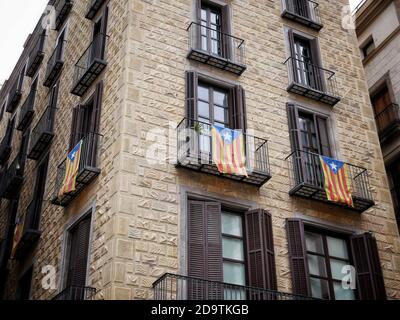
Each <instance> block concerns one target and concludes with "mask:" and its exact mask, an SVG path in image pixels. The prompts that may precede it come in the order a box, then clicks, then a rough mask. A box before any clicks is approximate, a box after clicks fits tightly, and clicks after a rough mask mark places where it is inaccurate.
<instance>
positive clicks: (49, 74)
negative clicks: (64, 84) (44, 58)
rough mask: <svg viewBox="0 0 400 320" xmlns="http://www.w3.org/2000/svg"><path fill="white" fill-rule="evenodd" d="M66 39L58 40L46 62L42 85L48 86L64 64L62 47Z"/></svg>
mask: <svg viewBox="0 0 400 320" xmlns="http://www.w3.org/2000/svg"><path fill="white" fill-rule="evenodd" d="M65 44H66V40H63V41H60V42H59V43H58V44H57V46H56V48H55V49H54V51H53V53H52V55H51V57H50V59H49V61H48V62H47V68H46V76H45V81H44V86H46V87H50V86H51V85H52V84H53V83H54V81H55V80H56V79H57V77H58V75H59V74H60V72H61V69H62V67H63V65H64V48H65Z"/></svg>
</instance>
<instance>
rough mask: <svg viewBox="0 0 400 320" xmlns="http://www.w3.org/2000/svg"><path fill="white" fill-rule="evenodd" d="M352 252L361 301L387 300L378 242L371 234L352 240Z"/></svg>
mask: <svg viewBox="0 0 400 320" xmlns="http://www.w3.org/2000/svg"><path fill="white" fill-rule="evenodd" d="M351 250H352V256H353V260H354V265H355V268H356V271H357V289H358V294H359V298H360V299H361V300H386V291H385V283H384V280H383V273H382V268H381V264H380V259H379V253H378V246H377V244H376V240H375V238H374V237H373V235H372V234H370V233H365V234H361V235H356V236H353V237H352V238H351Z"/></svg>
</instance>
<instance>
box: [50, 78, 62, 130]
mask: <svg viewBox="0 0 400 320" xmlns="http://www.w3.org/2000/svg"><path fill="white" fill-rule="evenodd" d="M58 89H59V83H57V84H55V85H54V86H53V87H52V89H51V94H50V101H49V107H50V112H49V115H48V116H49V119H48V125H49V127H48V130H49V131H50V132H52V131H53V129H54V118H55V115H56V108H57V102H58Z"/></svg>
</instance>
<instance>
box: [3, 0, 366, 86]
mask: <svg viewBox="0 0 400 320" xmlns="http://www.w3.org/2000/svg"><path fill="white" fill-rule="evenodd" d="M332 1H334V0H332ZM360 1H361V0H350V4H351V6H352V7H353V8H354V7H355V6H356V5H357V4H358V3H359V2H360ZM47 3H48V0H0V41H1V49H0V85H1V84H3V83H4V81H5V80H6V79H7V78H8V77H9V76H10V74H11V72H12V70H13V68H14V66H15V64H16V63H17V61H18V58H19V56H20V55H21V53H22V49H23V45H24V43H25V40H26V38H27V37H28V35H29V33H31V32H32V31H33V29H34V28H35V26H36V23H37V22H38V19H39V18H40V16H41V14H42V13H43V11H44V9H45V7H46V5H47Z"/></svg>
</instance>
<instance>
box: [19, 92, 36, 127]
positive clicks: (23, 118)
mask: <svg viewBox="0 0 400 320" xmlns="http://www.w3.org/2000/svg"><path fill="white" fill-rule="evenodd" d="M35 98H36V90H33V91H31V92H30V93H29V95H28V97H27V98H26V100H25V102H24V104H23V105H22V107H21V111H20V113H19V119H18V125H17V130H20V131H23V130H25V128H26V127H27V126H28V125H29V124H30V122H31V121H32V118H33V113H34V111H33V108H34V106H35Z"/></svg>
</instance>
